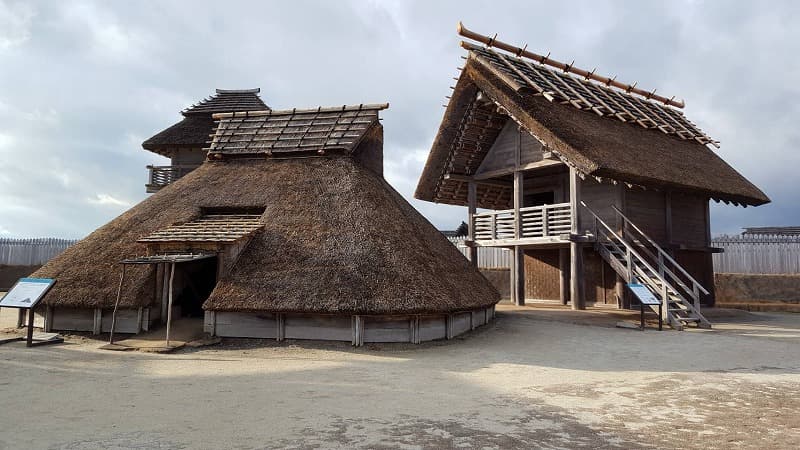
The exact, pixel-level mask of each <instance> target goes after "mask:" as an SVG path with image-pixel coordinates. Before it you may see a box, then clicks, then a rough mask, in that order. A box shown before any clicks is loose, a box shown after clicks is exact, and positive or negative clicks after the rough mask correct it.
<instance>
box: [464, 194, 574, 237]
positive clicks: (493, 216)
mask: <svg viewBox="0 0 800 450" xmlns="http://www.w3.org/2000/svg"><path fill="white" fill-rule="evenodd" d="M519 215H520V217H516V215H515V213H514V210H513V209H505V210H500V211H489V212H484V213H479V214H474V215H473V216H472V218H471V220H472V224H473V227H474V228H473V229H474V230H475V242H477V243H481V242H487V241H520V240H526V239H536V238H546V237H554V236H561V235H565V234H569V232H570V230H571V229H572V215H571V214H570V205H569V203H556V204H552V205H542V206H530V207H527V208H520V210H519ZM518 220H519V221H521V229H520V233H519V235H517V232H516V227H517V221H518Z"/></svg>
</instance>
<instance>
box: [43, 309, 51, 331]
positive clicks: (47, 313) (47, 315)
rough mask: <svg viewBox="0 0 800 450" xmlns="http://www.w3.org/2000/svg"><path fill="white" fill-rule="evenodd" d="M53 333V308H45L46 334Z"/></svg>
mask: <svg viewBox="0 0 800 450" xmlns="http://www.w3.org/2000/svg"><path fill="white" fill-rule="evenodd" d="M51 331H53V307H52V306H45V307H44V332H45V333H50V332H51Z"/></svg>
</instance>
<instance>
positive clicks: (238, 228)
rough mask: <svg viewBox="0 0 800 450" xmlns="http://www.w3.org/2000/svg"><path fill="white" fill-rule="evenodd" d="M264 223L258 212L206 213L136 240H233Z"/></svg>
mask: <svg viewBox="0 0 800 450" xmlns="http://www.w3.org/2000/svg"><path fill="white" fill-rule="evenodd" d="M263 225H264V224H262V223H261V216H260V215H258V214H208V215H204V216H202V217H200V218H199V219H196V220H192V221H191V222H186V223H182V224H178V225H172V226H169V227H167V228H164V229H161V230H158V231H155V232H153V233H151V234H149V235H147V236H145V237H143V238H141V239H139V240H138V242H225V243H230V242H235V241H238V240H239V239H241V238H243V237H246V236H249V235H250V234H252V233H254V232H255V231H257V230H258V229H260V228H261V227H262V226H263Z"/></svg>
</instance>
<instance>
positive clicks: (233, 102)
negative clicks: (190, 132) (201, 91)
mask: <svg viewBox="0 0 800 450" xmlns="http://www.w3.org/2000/svg"><path fill="white" fill-rule="evenodd" d="M259 92H261V88H255V89H240V90H229V89H217V90H216V94H214V95H212V96H211V97H208V98H205V99H203V100H201V101H199V102H197V103H195V104H194V105H192V106H190V107H188V108H186V109H184V110H183V111H182V112H181V114H183V115H184V116H187V115H193V114H204V115H211V114H214V113H220V112H230V111H264V110H269V109H270V108H269V106H267V105H266V104H265V103H264V102H263V101H261V97H259V96H258V93H259Z"/></svg>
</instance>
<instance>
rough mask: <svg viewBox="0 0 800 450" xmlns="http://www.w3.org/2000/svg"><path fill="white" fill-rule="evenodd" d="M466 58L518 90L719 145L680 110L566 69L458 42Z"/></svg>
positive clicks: (684, 137) (663, 131) (703, 142)
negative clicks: (613, 87) (465, 51)
mask: <svg viewBox="0 0 800 450" xmlns="http://www.w3.org/2000/svg"><path fill="white" fill-rule="evenodd" d="M461 45H462V47H464V48H465V49H467V50H468V51H469V52H470V53H469V58H468V59H469V60H473V61H475V62H477V63H479V64H481V65H483V66H485V67H486V68H487V69H489V70H490V71H491V72H492V73H493V74H494V75H495V76H497V77H498V78H499V79H501V80H502V81H503V82H505V83H506V84H508V85H509V86H510V87H512V88H513V89H514V90H515V91H517V92H519V93H523V92H530V93H532V94H533V95H537V96H542V97H544V98H546V99H547V100H548V101H550V102H556V103H565V104H569V105H571V106H573V107H575V108H576V109H580V110H584V111H591V112H593V113H595V114H597V115H599V116H604V117H611V118H615V119H617V120H619V121H621V122H629V123H633V124H637V125H639V126H641V127H642V128H647V129H656V130H658V131H661V132H662V133H664V134H668V135H673V136H676V137H678V138H680V139H683V140H695V141H697V142H699V143H700V144H703V145H706V144H711V145H713V146H714V147H717V148H719V142H718V141H715V140H714V139H712V138H711V137H709V136H708V135H707V134H706V133H705V132H703V131H702V130H700V128H698V127H697V125H695V124H694V123H693V122H691V121H690V120H689V119H688V118H686V116H685V115H684V114H683V112H682V111H680V110H678V109H675V108H672V107H669V106H667V105H664V104H661V103H659V102H656V101H653V100H648V99H646V98H642V97H640V96H635V95H632V93H630V92H624V91H623V90H619V89H612V88H611V87H609V86H606V85H603V84H600V83H595V82H591V81H590V80H588V79H586V78H581V77H577V76H575V75H573V74H571V73H568V72H566V71H558V70H554V69H551V68H549V67H545V65H543V64H532V63H531V62H529V61H527V60H526V59H524V58H522V57H520V56H516V55H513V56H512V55H504V54H503V53H502V52H497V51H495V50H493V49H492V48H490V47H481V46H477V45H474V44H470V43H468V42H462V44H461Z"/></svg>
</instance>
